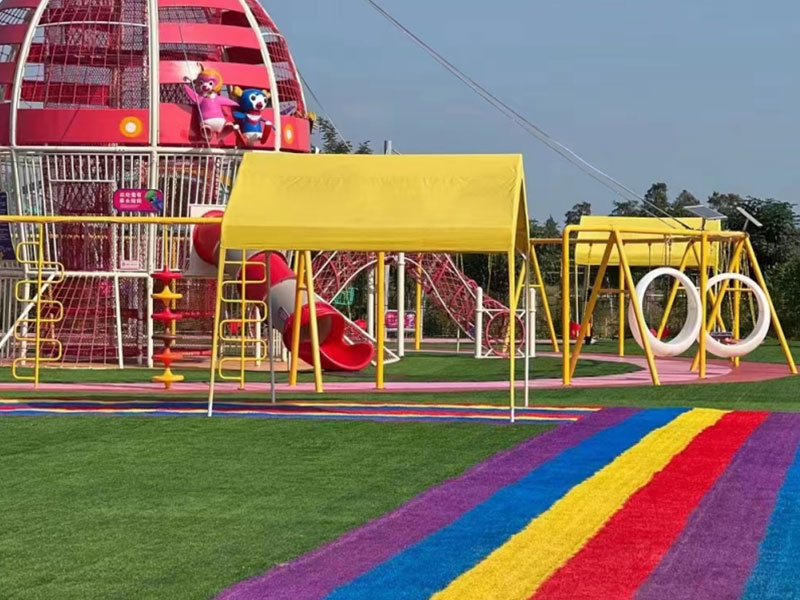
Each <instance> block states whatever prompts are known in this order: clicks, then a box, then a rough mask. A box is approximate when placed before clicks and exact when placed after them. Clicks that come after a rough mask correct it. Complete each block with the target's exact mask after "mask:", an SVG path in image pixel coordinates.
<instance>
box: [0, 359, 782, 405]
mask: <svg viewBox="0 0 800 600" xmlns="http://www.w3.org/2000/svg"><path fill="white" fill-rule="evenodd" d="M539 355H540V356H556V357H557V356H560V355H558V354H555V353H540V354H539ZM584 358H585V359H587V360H598V361H606V362H622V363H629V364H633V365H636V366H638V367H640V370H638V371H634V372H632V373H622V374H617V375H604V376H600V377H576V378H575V379H573V381H572V385H573V387H587V388H588V387H624V386H637V385H650V384H651V383H652V382H651V379H650V372H649V371H648V370H647V361H646V360H645V358H644V357H642V356H630V357H627V356H626V357H624V358H621V357H619V356H616V355H611V354H591V355H584ZM656 364H657V367H658V372H659V376H660V378H661V383H662V384H665V385H677V384H687V383H698V382H700V383H726V382H753V381H764V380H767V379H777V378H780V377H785V376H788V375H790V374H791V373H790V372H789V368H788V367H787V366H786V365H784V364H776V363H747V362H742V364H741V366H740V367H738V368H737V369H734V368H732V366H731V364H730V363H729V362H727V361H722V360H712V361H709V363H708V369H707V378H706V379H705V380H700V379H698V377H697V374H696V373H693V372H691V371H690V370H689V366H690V365H691V360H690V359H688V358H668V359H658V361H657V363H656ZM522 386H523V383H522V382H521V381H517V387H519V388H521V387H522ZM559 387H562V384H561V379H560V378H546V379H535V380H532V381H531V389H555V388H559ZM507 388H508V383H507V382H505V381H428V382H408V381H406V382H387V383H386V391H387V392H396V393H397V392H404V393H426V392H428V393H430V392H463V391H492V390H503V389H507ZM31 389H32V386H31V384H29V383H27V384H26V383H0V393H2V392H14V391H30V390H31ZM276 389H277V390H278V392H300V393H304V392H313V391H314V384H313V383H311V382H304V383H299V384H298V385H297V386H296V387H294V388H290V387H289V386H288V384H286V383H279V384H277V385H276ZM216 390H217V392H219V393H232V392H235V391H237V385H236V384H235V383H228V382H221V383H217V385H216ZM268 390H269V383H263V382H252V383H248V384H247V391H248V392H263V391H268ZM39 391H41V392H86V393H91V392H101V393H109V392H121V393H125V394H151V393H153V392H159V393H161V394H163V393H164V388H163V387H162V386H161V385H160V384H155V383H117V384H108V383H42V384H40V385H39ZM207 391H208V384H207V383H180V384H177V385H176V386H175V387H174V388H173V389H172V390H170V392H169V393H170V395H172V394H191V393H194V394H196V393H202V392H207ZM325 391H326V392H327V393H359V392H360V393H369V392H374V391H375V384H374V383H373V382H371V381H352V382H350V381H328V382H325Z"/></svg>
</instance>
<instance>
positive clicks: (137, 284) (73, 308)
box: [0, 0, 311, 364]
mask: <svg viewBox="0 0 800 600" xmlns="http://www.w3.org/2000/svg"><path fill="white" fill-rule="evenodd" d="M201 72H212V73H215V76H216V77H217V78H218V79H221V83H222V85H221V87H220V88H219V97H221V98H225V99H228V98H230V101H229V102H227V103H225V104H226V106H223V107H222V108H221V110H222V115H223V118H225V119H226V121H228V122H231V123H232V122H234V118H233V117H232V113H231V107H230V106H228V105H231V104H233V102H234V101H235V100H236V98H237V97H238V96H240V93H239V91H240V90H237V89H236V88H237V87H238V88H240V89H242V90H248V89H250V90H257V91H260V90H264V91H267V92H268V93H266V94H265V97H268V103H267V104H266V105H265V106H264V109H263V114H262V117H263V119H264V120H265V121H269V122H271V124H272V126H271V129H270V130H268V131H267V134H266V135H265V136H264V137H262V138H260V139H257V140H254V141H253V140H251V141H249V142H248V141H247V140H245V138H244V137H243V136H242V135H238V133H233V134H231V135H225V136H223V135H211V136H207V135H203V132H202V129H201V122H200V121H201V119H202V118H203V115H202V113H201V111H200V104H199V102H198V101H197V99H194V100H193V99H192V96H191V95H190V93H188V92H187V84H188V85H189V90H191V89H194V83H193V82H196V80H197V78H198V76H199V75H200V73H201ZM310 127H311V122H310V120H309V118H308V115H307V113H306V104H305V101H304V97H303V89H302V86H301V83H300V78H299V76H298V73H297V70H296V68H295V65H294V62H293V60H292V57H291V54H290V52H289V48H288V45H287V43H286V40H285V39H284V37H283V36H282V35H281V33H280V32H279V31H278V29H277V27H276V26H275V23H274V22H273V21H272V19H271V18H270V16H269V15H268V14H267V12H266V11H265V10H264V9H263V8H262V6H261V5H260V4H259V3H258V1H257V0H2V1H0V214H5V213H7V214H20V215H101V216H114V215H119V214H129V213H121V212H118V211H117V210H116V209H115V208H114V206H115V205H114V201H113V198H114V193H115V191H118V190H123V189H125V190H128V189H137V190H141V189H157V190H160V191H161V192H163V197H164V201H163V206H158V209H159V211H160V214H161V215H162V216H167V217H185V216H194V215H196V214H197V212H198V211H202V210H203V207H204V206H220V205H224V204H225V203H226V202H227V198H228V194H229V193H230V190H231V185H232V182H233V180H234V178H235V177H236V172H237V168H238V165H239V162H240V160H241V156H242V154H243V153H244V152H246V151H255V152H276V151H283V152H309V150H310ZM2 229H4V227H3V228H2ZM170 233H171V236H170V237H171V238H172V239H173V240H175V241H173V242H171V243H170V244H169V247H168V249H167V248H165V247H164V245H163V244H162V243H161V242H162V239H161V235H162V233H161V230H160V229H159V228H158V227H155V226H150V225H126V226H117V225H108V224H85V223H80V224H57V225H48V226H47V235H46V236H44V237H45V239H46V243H45V244H44V253H45V257H44V258H45V260H47V261H51V262H52V263H54V264H56V263H57V264H60V265H63V270H64V275H65V277H64V281H63V282H60V283H58V285H55V280H54V282H53V285H51V286H49V287H48V286H47V284H45V287H44V291H43V293H44V294H46V295H47V297H48V299H49V300H54V301H57V302H60V303H61V304H62V305H63V307H64V311H63V315H61V316H62V318H61V319H53V321H54V322H53V323H52V324H49V325H48V327H49V328H50V329H51V331H49V332H44V333H45V335H46V336H52V338H53V339H58V340H60V345H61V348H59V349H58V354H59V357H58V360H59V361H61V362H63V363H85V362H90V363H101V364H102V363H108V364H117V363H119V364H122V363H131V364H137V363H139V364H143V363H145V362H147V360H148V357H149V356H150V355H151V350H152V321H151V318H150V317H151V315H152V313H153V305H152V300H151V299H150V294H151V293H152V282H151V279H150V277H149V275H150V274H151V273H153V272H155V271H158V270H159V269H161V268H162V267H163V266H164V265H165V264H167V265H168V266H169V267H170V268H171V269H175V270H181V271H184V270H186V269H187V267H188V263H189V256H190V237H191V235H190V234H191V232H190V231H188V227H187V228H186V230H185V231H178V232H176V231H175V230H173V231H171V232H170ZM35 239H36V233H35V230H34V229H33V227H31V226H28V225H26V226H14V227H11V228H10V231H5V230H2V231H0V332H2V334H3V337H2V340H0V341H1V342H2V343H1V344H0V358H9V357H11V356H14V355H17V354H18V353H19V348H17V347H15V346H16V345H18V344H19V342H18V341H17V342H15V339H14V336H13V335H12V332H13V330H14V329H15V323H16V324H19V322H20V320H24V319H25V318H26V314H27V313H28V312H29V311H30V306H29V304H30V303H26V302H22V301H19V300H17V299H15V293H14V287H15V284H16V282H17V281H19V280H20V279H21V278H24V277H25V262H26V260H30V256H26V255H27V254H29V253H30V252H31V251H32V250H31V247H32V246H34V244H30V242H31V240H35ZM26 242H28V243H29V244H28V246H26V245H25V243H26ZM20 243H22V245H19V244H20ZM15 251H16V252H15ZM15 254H22V256H19V255H15ZM54 277H55V275H54ZM180 288H181V289H180V291H181V292H182V293H183V294H184V300H183V302H182V308H183V310H184V313H185V315H186V319H185V322H184V323H182V324H181V327H182V329H183V331H182V338H183V339H184V340H187V342H186V343H187V344H189V345H191V343H192V342H191V340H192V339H196V340H197V347H198V348H200V347H208V345H207V341H206V340H207V339H208V337H207V336H208V335H209V333H210V328H211V318H210V317H211V315H212V312H213V310H212V308H213V302H214V297H213V292H212V291H211V289H212V288H210V287H209V284H208V282H207V280H204V279H202V278H192V277H188V278H187V277H185V278H184V279H183V280H182V281H181V285H180ZM52 352H53V354H54V355H55V353H56V349H55V348H53V349H52Z"/></svg>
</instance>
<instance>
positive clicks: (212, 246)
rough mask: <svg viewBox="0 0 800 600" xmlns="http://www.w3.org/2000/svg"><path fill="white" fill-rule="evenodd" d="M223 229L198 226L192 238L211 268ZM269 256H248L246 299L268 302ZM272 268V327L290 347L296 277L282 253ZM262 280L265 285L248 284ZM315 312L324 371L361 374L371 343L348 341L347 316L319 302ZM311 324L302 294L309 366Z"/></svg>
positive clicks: (302, 348) (302, 343)
mask: <svg viewBox="0 0 800 600" xmlns="http://www.w3.org/2000/svg"><path fill="white" fill-rule="evenodd" d="M203 216H204V217H220V216H222V211H219V210H214V211H210V212H208V213H206V214H204V215H203ZM220 230H221V227H220V226H219V225H198V226H196V227H195V229H194V233H193V235H192V241H193V243H194V249H195V252H197V255H198V256H199V257H200V258H201V259H202V260H204V261H205V262H207V263H209V264H211V265H216V264H217V262H218V261H219V242H220ZM266 254H267V253H266V252H259V253H256V254H253V255H251V256H248V259H247V260H248V265H247V266H246V267H245V273H244V276H245V297H246V298H247V299H248V300H265V299H266V298H267V284H266V264H267V256H266ZM269 266H270V268H269V274H270V294H269V296H270V298H269V310H270V311H272V326H273V327H274V328H275V329H277V330H278V331H280V332H281V335H282V336H283V341H284V343H285V344H286V345H287V346H289V347H291V342H292V323H293V322H294V318H295V315H294V314H293V312H294V300H295V292H296V290H297V278H296V277H295V274H294V272H293V271H292V270H291V269H290V268H289V265H287V264H286V259H285V258H284V257H283V255H282V254H280V253H279V252H272V253H271V255H270V263H269ZM242 275H243V274H242V273H241V272H239V273H237V274H236V277H237V279H240V280H241V277H242ZM262 280H263V281H264V282H263V283H246V282H248V281H262ZM316 309H317V327H318V330H319V351H320V362H321V364H322V368H323V369H325V370H327V371H360V370H361V369H363V368H365V367H366V366H367V365H368V364H369V363H370V361H371V360H372V357H373V355H374V353H375V349H374V347H373V346H372V344H371V343H368V342H359V343H355V344H352V343H349V342H348V341H347V340H346V339H345V324H346V321H345V318H344V315H342V314H341V313H340V312H339V311H337V310H336V309H335V308H333V307H332V306H331V305H330V304H328V303H326V302H323V301H322V300H320V299H317V301H316ZM309 323H310V318H309V307H308V296H307V294H306V293H305V292H303V299H302V308H301V310H300V350H299V352H298V354H299V356H300V358H302V359H303V360H304V361H305V362H307V363H311V362H312V360H313V356H312V352H311V334H310V328H309Z"/></svg>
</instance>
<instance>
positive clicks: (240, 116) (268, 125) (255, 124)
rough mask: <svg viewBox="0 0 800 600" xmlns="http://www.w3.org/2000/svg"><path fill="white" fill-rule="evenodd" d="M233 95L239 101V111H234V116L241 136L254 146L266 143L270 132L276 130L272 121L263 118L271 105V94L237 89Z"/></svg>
mask: <svg viewBox="0 0 800 600" xmlns="http://www.w3.org/2000/svg"><path fill="white" fill-rule="evenodd" d="M232 95H233V97H234V98H238V99H239V110H234V111H233V116H234V118H235V119H236V120H237V121H238V123H237V125H238V127H239V134H240V135H241V136H242V140H243V141H244V143H245V144H246V145H248V146H253V145H255V144H256V143H261V144H263V143H264V142H266V141H267V138H268V137H269V132H270V131H272V130H273V129H274V128H275V126H274V125H273V123H272V121H270V120H269V119H266V118H264V116H263V113H264V111H265V110H266V109H267V108H268V107H269V104H270V93H269V92H268V91H267V90H257V89H254V88H248V89H246V90H243V89H241V88H239V87H235V88H233V92H232Z"/></svg>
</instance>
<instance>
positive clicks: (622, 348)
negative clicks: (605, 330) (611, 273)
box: [617, 265, 625, 357]
mask: <svg viewBox="0 0 800 600" xmlns="http://www.w3.org/2000/svg"><path fill="white" fill-rule="evenodd" d="M617 335H618V336H619V342H618V353H619V355H620V357H622V356H625V272H624V271H623V270H622V265H620V266H619V332H618V334H617Z"/></svg>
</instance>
